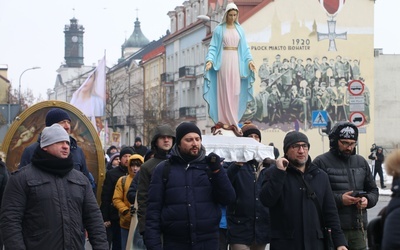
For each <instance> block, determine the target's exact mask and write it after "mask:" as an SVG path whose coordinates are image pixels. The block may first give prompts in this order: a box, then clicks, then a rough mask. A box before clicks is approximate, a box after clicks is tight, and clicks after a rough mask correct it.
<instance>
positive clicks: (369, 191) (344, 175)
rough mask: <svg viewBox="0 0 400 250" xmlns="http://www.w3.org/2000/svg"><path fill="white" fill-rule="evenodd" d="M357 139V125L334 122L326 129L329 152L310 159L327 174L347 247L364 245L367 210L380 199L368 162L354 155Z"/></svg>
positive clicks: (362, 247) (352, 247) (360, 247)
mask: <svg viewBox="0 0 400 250" xmlns="http://www.w3.org/2000/svg"><path fill="white" fill-rule="evenodd" d="M357 140H358V128H357V126H356V125H354V124H353V123H351V122H348V121H341V122H337V123H336V124H335V125H334V126H333V127H332V129H331V131H330V132H329V146H330V149H329V151H328V152H326V153H324V154H322V155H319V156H318V157H316V158H315V159H314V161H313V164H315V165H317V166H319V167H320V168H321V169H322V170H324V171H325V172H326V173H328V176H329V181H330V184H331V188H332V191H333V196H334V197H335V201H336V206H337V207H338V212H339V216H340V225H341V227H342V230H343V232H344V234H345V236H346V239H347V241H348V242H349V249H350V250H352V249H366V248H367V243H366V231H365V229H366V228H367V225H368V216H367V209H369V208H372V207H374V206H375V205H376V203H377V202H378V198H379V192H378V188H377V186H376V183H375V181H374V179H373V177H372V173H371V169H370V166H369V164H368V162H367V161H366V160H365V158H364V157H363V156H361V155H358V154H356V146H357ZM360 192H362V193H363V194H362V195H361V194H360ZM357 193H358V194H359V195H356V194H357Z"/></svg>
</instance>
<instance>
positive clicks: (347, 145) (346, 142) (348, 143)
mask: <svg viewBox="0 0 400 250" xmlns="http://www.w3.org/2000/svg"><path fill="white" fill-rule="evenodd" d="M339 142H340V143H341V144H342V145H343V146H345V147H346V148H347V147H354V146H355V145H357V142H356V141H354V142H348V141H342V140H339Z"/></svg>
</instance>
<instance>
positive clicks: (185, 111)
mask: <svg viewBox="0 0 400 250" xmlns="http://www.w3.org/2000/svg"><path fill="white" fill-rule="evenodd" d="M194 117H196V108H195V107H182V108H179V118H194Z"/></svg>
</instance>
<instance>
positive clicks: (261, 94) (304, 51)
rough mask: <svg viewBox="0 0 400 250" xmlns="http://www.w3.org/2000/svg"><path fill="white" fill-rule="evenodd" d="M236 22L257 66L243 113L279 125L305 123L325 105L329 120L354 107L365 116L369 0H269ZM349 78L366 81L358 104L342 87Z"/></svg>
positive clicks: (370, 49)
mask: <svg viewBox="0 0 400 250" xmlns="http://www.w3.org/2000/svg"><path fill="white" fill-rule="evenodd" d="M287 6H291V8H288V7H287ZM360 10H362V11H360ZM251 23H265V25H264V26H263V25H257V26H250V25H249V24H251ZM246 24H247V26H246ZM243 26H244V27H245V29H246V31H247V33H248V35H247V39H248V43H249V46H250V48H251V51H252V55H253V58H254V59H255V61H256V63H257V67H258V70H257V74H258V79H257V80H256V82H255V83H254V89H255V92H254V97H255V103H249V108H248V112H247V117H245V118H246V119H251V120H252V121H253V122H255V123H257V124H258V125H259V126H260V127H261V128H264V129H268V128H273V129H280V130H282V131H288V130H292V129H296V130H299V129H303V130H307V129H312V128H313V126H312V123H313V121H312V111H314V110H324V111H327V113H328V118H329V120H330V121H331V122H332V123H334V122H336V121H342V120H349V119H350V117H351V115H352V113H353V112H362V113H363V115H364V117H365V121H364V123H363V124H365V125H367V124H369V123H370V122H371V118H370V107H369V104H370V92H369V88H368V85H369V84H372V79H373V53H372V52H373V2H372V3H371V1H362V0H354V1H351V2H349V1H347V2H345V0H302V1H296V0H285V1H273V2H271V3H269V4H268V5H267V6H265V7H264V8H263V9H262V10H260V11H258V12H257V13H256V14H255V15H253V16H252V17H251V18H249V20H248V21H246V22H244V23H243ZM354 80H358V81H360V82H362V83H363V84H364V83H365V85H363V87H364V88H363V91H362V93H361V94H360V96H361V97H357V98H358V101H359V102H360V103H361V105H360V103H359V104H358V105H357V107H355V106H354V105H353V106H352V99H353V96H354V95H353V93H352V92H351V91H349V87H348V86H349V83H350V82H352V81H354Z"/></svg>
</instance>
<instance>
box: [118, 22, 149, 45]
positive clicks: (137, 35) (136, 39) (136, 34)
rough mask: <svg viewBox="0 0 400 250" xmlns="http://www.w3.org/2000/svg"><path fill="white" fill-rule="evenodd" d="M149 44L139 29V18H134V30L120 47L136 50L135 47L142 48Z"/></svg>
mask: <svg viewBox="0 0 400 250" xmlns="http://www.w3.org/2000/svg"><path fill="white" fill-rule="evenodd" d="M148 43H149V39H147V38H146V37H145V36H144V35H143V33H142V30H141V29H140V22H139V18H136V21H135V28H134V30H133V32H132V34H131V36H130V37H129V39H128V40H126V41H125V42H124V44H122V47H124V48H137V47H143V46H146V45H147V44H148Z"/></svg>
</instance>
